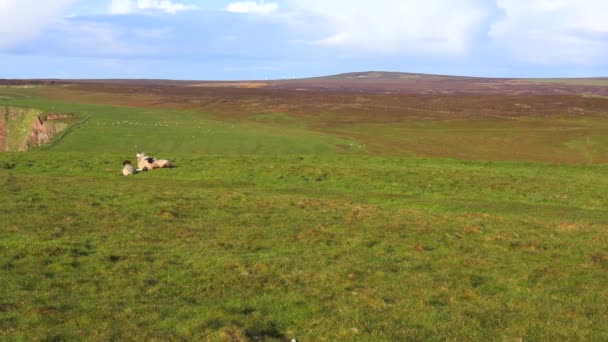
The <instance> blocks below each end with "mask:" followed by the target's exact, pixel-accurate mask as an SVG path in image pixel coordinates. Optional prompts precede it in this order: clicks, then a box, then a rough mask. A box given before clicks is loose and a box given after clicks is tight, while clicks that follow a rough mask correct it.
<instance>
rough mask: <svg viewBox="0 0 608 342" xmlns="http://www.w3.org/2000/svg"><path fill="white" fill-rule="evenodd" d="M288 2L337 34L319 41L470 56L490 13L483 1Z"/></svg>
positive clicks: (400, 51) (373, 50)
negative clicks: (476, 37) (474, 41)
mask: <svg viewBox="0 0 608 342" xmlns="http://www.w3.org/2000/svg"><path fill="white" fill-rule="evenodd" d="M288 1H289V3H290V4H291V5H292V6H293V8H294V9H295V11H296V12H298V13H305V14H306V15H308V16H311V17H314V18H320V21H321V23H320V24H321V25H319V26H323V27H325V28H326V29H327V30H328V31H330V32H332V34H330V35H328V36H327V37H326V38H325V39H322V40H320V41H318V42H317V43H320V44H324V45H329V46H335V47H342V48H346V49H349V50H355V51H358V52H369V53H374V54H391V55H417V54H429V53H430V54H433V53H442V54H449V55H459V54H466V53H467V52H468V51H469V49H470V47H471V44H472V41H473V39H474V37H475V35H476V34H477V33H478V32H479V30H480V28H481V26H482V24H483V23H484V20H486V18H487V17H488V16H489V13H490V10H489V9H488V8H487V7H486V6H487V2H486V1H484V0H425V1H420V0H374V1H369V0H332V1H328V0H288ZM315 25H317V23H315Z"/></svg>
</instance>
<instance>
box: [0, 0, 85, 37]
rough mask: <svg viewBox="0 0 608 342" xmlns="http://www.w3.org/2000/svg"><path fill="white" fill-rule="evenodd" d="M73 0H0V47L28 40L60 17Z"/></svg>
mask: <svg viewBox="0 0 608 342" xmlns="http://www.w3.org/2000/svg"><path fill="white" fill-rule="evenodd" d="M75 2H76V1H75V0H46V1H39V0H1V1H0V49H3V48H10V47H13V46H16V45H18V44H21V43H23V42H25V41H28V40H30V39H32V38H34V37H36V36H37V35H38V34H40V33H41V32H42V30H44V28H45V27H47V26H49V25H52V24H53V23H55V22H57V21H58V20H60V19H61V15H62V14H63V13H64V10H66V9H67V8H68V7H69V6H70V5H72V4H73V3H75Z"/></svg>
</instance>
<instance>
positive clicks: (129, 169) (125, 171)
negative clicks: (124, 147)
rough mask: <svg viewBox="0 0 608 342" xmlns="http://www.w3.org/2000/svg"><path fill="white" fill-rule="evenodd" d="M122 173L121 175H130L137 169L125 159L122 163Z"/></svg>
mask: <svg viewBox="0 0 608 342" xmlns="http://www.w3.org/2000/svg"><path fill="white" fill-rule="evenodd" d="M122 166H123V167H122V175H123V176H131V175H134V174H136V173H137V171H136V170H135V169H134V168H133V166H131V162H130V161H128V160H125V161H124V162H123V163H122Z"/></svg>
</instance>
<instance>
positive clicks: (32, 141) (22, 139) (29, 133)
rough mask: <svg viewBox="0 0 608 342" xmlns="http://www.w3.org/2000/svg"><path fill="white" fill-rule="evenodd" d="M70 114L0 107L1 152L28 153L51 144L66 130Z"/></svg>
mask: <svg viewBox="0 0 608 342" xmlns="http://www.w3.org/2000/svg"><path fill="white" fill-rule="evenodd" d="M68 118H70V115H68V114H59V113H52V114H43V113H42V112H40V111H38V110H35V109H31V108H21V107H0V151H28V150H30V149H32V148H34V147H37V146H41V145H44V144H47V143H49V142H51V140H52V139H53V137H54V136H55V135H56V134H57V133H59V132H61V131H63V130H64V129H66V128H67V127H68V124H67V123H65V122H62V121H61V120H63V119H68Z"/></svg>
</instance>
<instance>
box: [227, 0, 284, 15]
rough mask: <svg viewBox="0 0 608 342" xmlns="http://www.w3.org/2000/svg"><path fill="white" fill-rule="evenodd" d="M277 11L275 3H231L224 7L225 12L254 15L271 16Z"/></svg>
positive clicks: (277, 6) (277, 7)
mask: <svg viewBox="0 0 608 342" xmlns="http://www.w3.org/2000/svg"><path fill="white" fill-rule="evenodd" d="M278 9H279V5H278V4H277V3H276V2H271V3H265V2H264V1H261V2H256V1H242V2H235V3H231V4H229V5H228V6H227V7H226V11H228V12H232V13H254V14H271V13H274V12H276V11H277V10H278Z"/></svg>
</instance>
